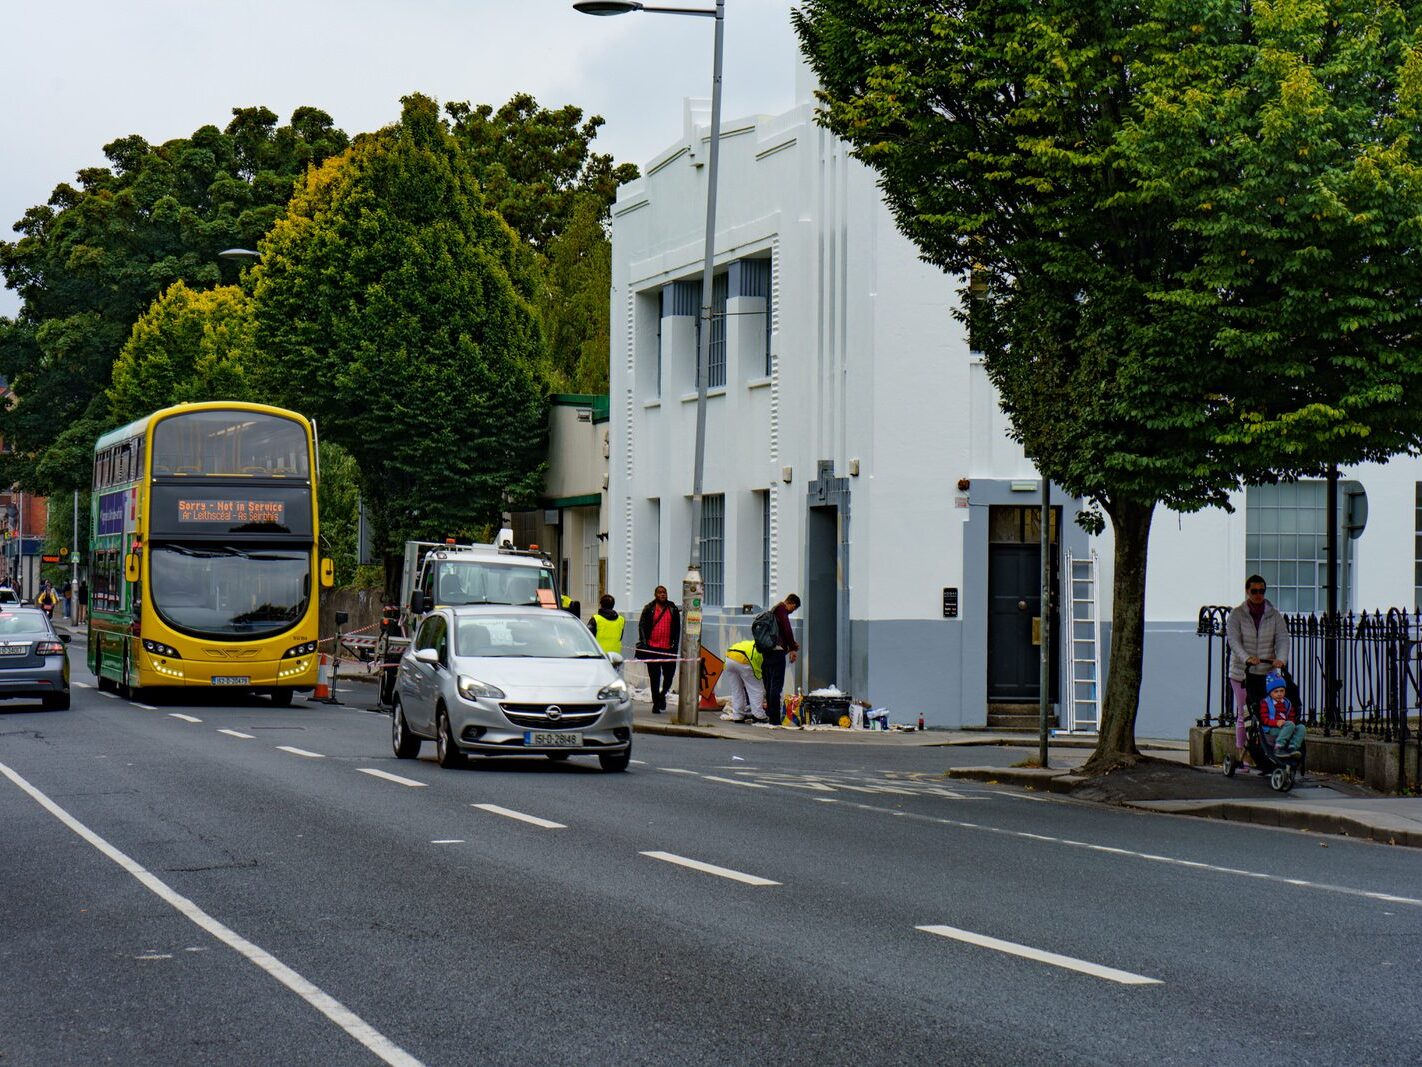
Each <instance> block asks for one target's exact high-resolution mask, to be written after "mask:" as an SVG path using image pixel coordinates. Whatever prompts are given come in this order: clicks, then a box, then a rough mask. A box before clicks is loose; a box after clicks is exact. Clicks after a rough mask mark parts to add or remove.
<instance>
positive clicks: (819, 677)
mask: <svg viewBox="0 0 1422 1067" xmlns="http://www.w3.org/2000/svg"><path fill="white" fill-rule="evenodd" d="M807 526H808V529H807V531H806V533H807V544H806V546H805V582H806V586H805V591H804V594H803V596H804V600H805V675H804V677H805V683H806V685H807V686H808V690H814V689H820V688H823V687H824V686H827V685H836V684H838V678H837V677H836V676H837V674H838V671H839V663H838V660H839V581H838V577H839V508H833V507H828V508H810V515H809V522H808V523H807ZM840 688H841V689H843V688H844V686H840ZM808 690H807V691H808Z"/></svg>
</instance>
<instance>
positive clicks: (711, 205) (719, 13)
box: [573, 0, 726, 724]
mask: <svg viewBox="0 0 1422 1067" xmlns="http://www.w3.org/2000/svg"><path fill="white" fill-rule="evenodd" d="M573 7H574V8H575V9H577V10H578V11H581V12H583V13H584V14H586V15H625V14H628V13H630V12H633V11H649V12H652V13H653V14H662V15H696V16H700V17H703V18H713V19H715V20H716V34H715V49H714V51H713V54H712V61H711V67H712V74H711V158H710V160H709V161H708V164H707V172H706V253H705V259H706V262H705V265H704V267H703V269H702V273H701V329H700V330H699V331H697V332H698V334H699V337H698V340H697V353H696V453H695V459H694V461H693V465H692V474H691V559H690V562H689V563H688V564H687V568H686V577H685V578H684V579H682V583H681V663H680V664H679V666H680V668H681V669H680V670H679V671H678V673H677V699H676V721H677V722H679V723H692V724H694V723H695V722H696V717H697V707H698V705H699V704H700V692H701V655H700V653H701V593H702V584H701V481H702V474H703V472H704V471H705V469H706V374H707V364H708V363H709V362H710V352H711V315H712V296H711V291H712V283H713V281H714V272H715V259H716V177H717V168H718V167H719V164H720V156H721V54H722V50H723V39H724V36H725V27H726V2H725V0H716V7H715V9H714V10H712V9H709V8H699V7H658V6H652V5H650V4H642V3H636V2H634V0H578V2H577V3H575V4H574V5H573Z"/></svg>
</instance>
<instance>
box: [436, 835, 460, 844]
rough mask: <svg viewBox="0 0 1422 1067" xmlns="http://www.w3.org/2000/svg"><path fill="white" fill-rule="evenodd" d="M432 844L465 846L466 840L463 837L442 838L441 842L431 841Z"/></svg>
mask: <svg viewBox="0 0 1422 1067" xmlns="http://www.w3.org/2000/svg"><path fill="white" fill-rule="evenodd" d="M430 844H432V845H462V844H464V838H462V837H441V838H440V839H439V840H437V841H431V842H430Z"/></svg>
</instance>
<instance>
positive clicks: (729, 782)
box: [701, 774, 770, 789]
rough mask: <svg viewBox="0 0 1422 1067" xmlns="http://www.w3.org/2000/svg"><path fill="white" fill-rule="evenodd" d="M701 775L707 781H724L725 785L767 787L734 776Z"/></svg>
mask: <svg viewBox="0 0 1422 1067" xmlns="http://www.w3.org/2000/svg"><path fill="white" fill-rule="evenodd" d="M701 777H703V778H705V779H706V780H707V781H708V782H724V783H725V784H726V785H743V786H745V787H746V788H747V789H769V788H770V786H768V785H761V784H760V783H759V782H738V781H736V779H734V778H718V777H716V776H715V775H714V774H703V775H702V776H701Z"/></svg>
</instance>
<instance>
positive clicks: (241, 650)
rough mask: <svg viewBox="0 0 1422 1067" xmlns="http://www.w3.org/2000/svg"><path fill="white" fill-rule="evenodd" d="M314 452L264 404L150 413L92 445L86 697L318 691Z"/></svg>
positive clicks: (290, 422) (319, 580)
mask: <svg viewBox="0 0 1422 1067" xmlns="http://www.w3.org/2000/svg"><path fill="white" fill-rule="evenodd" d="M316 478H317V463H316V437H315V432H314V430H313V428H312V426H311V423H310V422H308V421H307V420H306V419H305V418H304V417H302V416H301V415H298V414H297V413H296V412H294V411H285V410H283V409H281V408H274V407H268V406H266V405H263V404H245V403H235V402H231V403H227V402H213V403H203V404H179V405H178V406H176V407H171V408H164V409H163V410H162V411H156V412H154V413H153V414H151V415H149V416H147V417H146V418H142V419H139V420H137V421H136V422H132V423H129V424H128V425H127V426H124V427H121V428H120V429H117V430H113V431H111V432H109V433H106V434H104V436H102V437H100V438H99V440H98V443H97V444H96V445H95V448H94V486H93V503H92V508H93V514H92V520H93V522H92V525H91V526H90V529H91V530H92V531H93V535H92V537H91V538H90V542H89V569H90V579H89V652H88V656H89V669H90V670H91V671H93V672H94V675H95V676H96V677H97V678H98V682H99V688H100V689H118V690H119V691H120V692H122V693H124V694H125V695H132V694H134V693H135V692H136V691H138V690H140V689H143V688H147V687H149V686H154V687H158V686H195V687H201V688H210V687H213V686H222V687H228V688H235V689H239V690H247V691H252V692H258V693H266V694H268V695H270V696H271V698H272V700H273V701H274V702H275V703H277V704H290V703H291V699H292V697H293V696H294V695H295V694H296V693H297V692H298V691H300V690H307V689H311V688H312V687H313V686H314V685H315V684H316V668H317V656H316V640H317V632H316V629H317V600H318V597H317V593H316V590H317V586H318V584H319V585H321V586H329V585H330V584H331V578H332V567H331V561H330V560H329V559H326V560H323V559H321V558H320V556H319V554H318V546H319V544H320V541H319V536H318V535H319V532H320V529H319V526H318V524H317V514H316Z"/></svg>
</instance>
